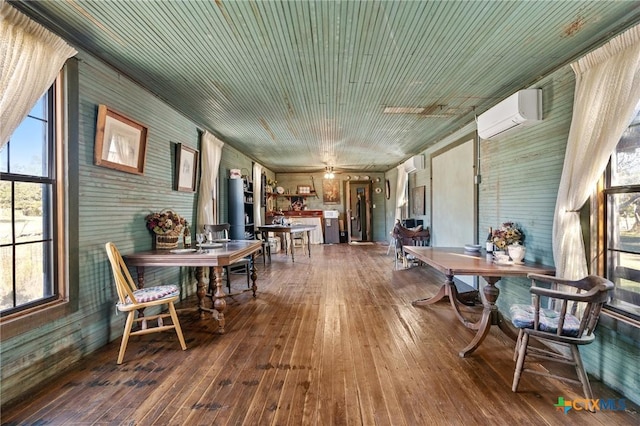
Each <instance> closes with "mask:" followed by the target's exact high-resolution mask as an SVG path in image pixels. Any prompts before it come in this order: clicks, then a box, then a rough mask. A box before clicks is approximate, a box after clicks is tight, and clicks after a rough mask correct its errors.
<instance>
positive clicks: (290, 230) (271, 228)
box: [258, 225, 317, 262]
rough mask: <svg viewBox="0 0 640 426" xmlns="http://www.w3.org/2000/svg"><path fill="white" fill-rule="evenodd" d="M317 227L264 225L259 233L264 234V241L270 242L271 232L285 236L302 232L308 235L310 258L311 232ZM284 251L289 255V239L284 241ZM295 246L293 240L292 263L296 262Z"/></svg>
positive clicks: (259, 229)
mask: <svg viewBox="0 0 640 426" xmlns="http://www.w3.org/2000/svg"><path fill="white" fill-rule="evenodd" d="M316 227H317V225H263V226H258V231H259V232H262V239H263V240H264V241H269V232H276V233H284V234H290V235H293V234H298V233H302V232H306V233H307V252H308V253H309V257H311V231H313V230H314V229H316ZM284 240H285V241H284V250H285V253H287V239H286V238H285V239H284ZM293 247H294V244H293V240H291V261H292V262H295V261H296V260H295V257H294V254H293V252H294V250H293Z"/></svg>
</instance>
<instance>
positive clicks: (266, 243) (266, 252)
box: [256, 233, 271, 266]
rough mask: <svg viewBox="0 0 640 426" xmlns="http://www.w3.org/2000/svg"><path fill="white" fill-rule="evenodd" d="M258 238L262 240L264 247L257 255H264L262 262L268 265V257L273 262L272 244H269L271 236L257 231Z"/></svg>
mask: <svg viewBox="0 0 640 426" xmlns="http://www.w3.org/2000/svg"><path fill="white" fill-rule="evenodd" d="M257 238H258V239H259V240H260V241H261V242H262V248H260V251H258V252H257V253H256V256H262V264H263V265H265V266H266V265H267V258H268V259H269V263H271V246H270V245H269V238H268V237H266V236H265V235H262V234H260V233H257Z"/></svg>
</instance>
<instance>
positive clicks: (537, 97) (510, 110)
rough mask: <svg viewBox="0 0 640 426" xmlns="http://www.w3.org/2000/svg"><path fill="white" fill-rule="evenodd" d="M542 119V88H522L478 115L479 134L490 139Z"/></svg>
mask: <svg viewBox="0 0 640 426" xmlns="http://www.w3.org/2000/svg"><path fill="white" fill-rule="evenodd" d="M540 120H542V89H526V90H520V91H519V92H516V93H514V94H513V95H511V96H509V97H508V98H507V99H505V100H503V101H502V102H500V103H499V104H497V105H496V106H494V107H493V108H490V109H489V110H487V111H486V112H485V113H483V114H480V116H478V135H479V136H480V137H481V138H482V139H490V138H492V137H494V136H497V135H499V134H501V133H504V132H506V131H507V130H512V129H515V128H518V127H522V126H525V125H530V124H534V123H536V122H538V121H540Z"/></svg>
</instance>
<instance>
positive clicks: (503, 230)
mask: <svg viewBox="0 0 640 426" xmlns="http://www.w3.org/2000/svg"><path fill="white" fill-rule="evenodd" d="M492 238H493V244H494V245H495V247H496V250H501V251H508V254H509V257H511V259H512V260H513V261H514V262H516V263H521V262H522V259H523V258H524V253H525V249H524V247H523V246H522V242H523V241H524V234H523V233H522V231H521V230H520V228H518V226H517V225H516V224H515V223H514V222H505V223H503V224H502V226H500V228H497V229H495V230H494V231H493V237H492ZM511 247H513V248H511ZM512 253H513V255H512Z"/></svg>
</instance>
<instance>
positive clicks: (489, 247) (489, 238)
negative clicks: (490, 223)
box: [486, 227, 493, 253]
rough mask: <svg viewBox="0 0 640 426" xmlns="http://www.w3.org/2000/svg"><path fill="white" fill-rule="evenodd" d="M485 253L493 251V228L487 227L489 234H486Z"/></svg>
mask: <svg viewBox="0 0 640 426" xmlns="http://www.w3.org/2000/svg"><path fill="white" fill-rule="evenodd" d="M486 245H487V253H493V229H492V228H491V227H489V235H488V236H487V243H486Z"/></svg>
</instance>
